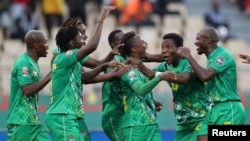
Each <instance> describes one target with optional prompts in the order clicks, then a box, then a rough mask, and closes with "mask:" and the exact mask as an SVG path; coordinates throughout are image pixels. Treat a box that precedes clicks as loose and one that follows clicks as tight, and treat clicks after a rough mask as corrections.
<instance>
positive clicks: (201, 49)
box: [178, 27, 246, 125]
mask: <svg viewBox="0 0 250 141" xmlns="http://www.w3.org/2000/svg"><path fill="white" fill-rule="evenodd" d="M218 41H219V36H218V33H217V31H216V30H215V29H214V28H212V27H205V28H203V29H201V31H200V32H199V33H198V34H197V36H196V42H195V45H196V46H197V49H196V50H197V52H198V54H199V55H201V54H203V53H204V54H205V55H206V57H207V59H208V60H207V67H206V68H203V67H201V66H200V65H199V64H198V63H197V61H196V60H195V59H194V58H193V56H192V55H191V52H190V49H189V48H187V47H183V48H179V50H178V53H179V55H181V56H182V57H184V58H186V59H188V61H189V63H190V65H191V67H192V69H193V71H194V72H195V74H196V75H197V76H198V78H199V79H200V80H201V81H202V82H206V89H207V90H208V94H209V95H210V96H211V99H212V102H213V106H212V109H211V111H210V113H209V116H208V117H209V118H208V120H209V124H220V125H230V124H232V125H239V124H244V122H245V118H246V113H245V109H244V107H243V104H242V102H241V99H240V96H239V94H238V89H237V73H236V70H237V69H236V63H235V59H234V57H233V55H232V54H231V53H230V52H229V51H228V50H227V49H226V48H224V47H223V46H220V45H218Z"/></svg>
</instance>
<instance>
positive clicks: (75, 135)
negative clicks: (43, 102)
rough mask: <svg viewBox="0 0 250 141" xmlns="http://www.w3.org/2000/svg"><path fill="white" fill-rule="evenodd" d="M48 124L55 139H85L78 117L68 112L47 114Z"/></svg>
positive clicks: (80, 140) (79, 140) (77, 140)
mask: <svg viewBox="0 0 250 141" xmlns="http://www.w3.org/2000/svg"><path fill="white" fill-rule="evenodd" d="M45 120H46V124H47V126H48V128H49V130H50V132H51V136H52V138H53V140H55V141H71V140H72V141H84V139H83V136H82V134H81V132H80V130H79V123H78V121H77V117H76V116H74V115H67V114H46V119H45Z"/></svg>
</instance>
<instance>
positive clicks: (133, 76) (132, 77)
mask: <svg viewBox="0 0 250 141" xmlns="http://www.w3.org/2000/svg"><path fill="white" fill-rule="evenodd" d="M128 76H129V78H130V80H132V79H134V78H135V77H136V74H135V72H134V71H130V72H129V73H128Z"/></svg>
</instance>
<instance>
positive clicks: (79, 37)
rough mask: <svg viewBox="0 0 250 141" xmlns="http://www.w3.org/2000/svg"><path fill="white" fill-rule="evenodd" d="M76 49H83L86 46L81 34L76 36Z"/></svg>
mask: <svg viewBox="0 0 250 141" xmlns="http://www.w3.org/2000/svg"><path fill="white" fill-rule="evenodd" d="M74 42H75V43H74V47H75V48H81V47H82V46H83V44H84V40H83V37H82V34H81V33H80V32H78V34H77V35H76V38H75V40H74Z"/></svg>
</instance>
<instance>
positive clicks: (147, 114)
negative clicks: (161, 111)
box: [120, 32, 174, 141]
mask: <svg viewBox="0 0 250 141" xmlns="http://www.w3.org/2000/svg"><path fill="white" fill-rule="evenodd" d="M121 43H123V44H124V46H123V47H122V52H123V53H124V55H125V56H128V59H129V58H134V59H137V60H141V59H142V58H143V56H145V54H146V48H147V43H146V42H145V41H144V40H143V38H142V37H141V36H140V35H138V34H135V32H128V33H126V34H125V35H124V36H123V38H122V40H121ZM173 77H174V75H172V76H171V78H173ZM165 79H166V78H165V73H163V74H160V75H158V76H156V77H154V78H152V79H151V80H148V79H147V77H146V76H145V75H144V74H143V73H142V70H140V69H137V68H135V69H132V70H130V71H128V72H127V73H125V74H124V75H123V76H122V77H121V80H120V81H121V86H122V90H123V92H122V93H123V97H122V99H123V105H124V107H123V108H124V111H125V113H124V115H123V118H122V134H123V140H125V141H129V140H131V141H134V140H135V141H142V140H150V141H151V140H157V141H161V140H162V138H161V134H160V129H159V126H158V123H157V120H156V108H155V104H154V99H153V95H152V89H153V88H154V87H155V86H156V85H157V84H158V83H159V82H160V81H161V80H165Z"/></svg>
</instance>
